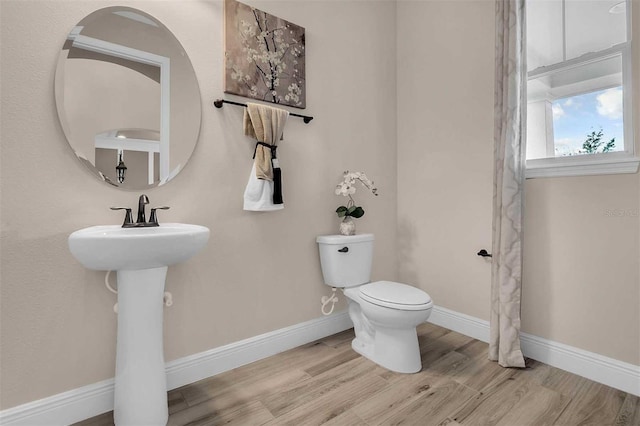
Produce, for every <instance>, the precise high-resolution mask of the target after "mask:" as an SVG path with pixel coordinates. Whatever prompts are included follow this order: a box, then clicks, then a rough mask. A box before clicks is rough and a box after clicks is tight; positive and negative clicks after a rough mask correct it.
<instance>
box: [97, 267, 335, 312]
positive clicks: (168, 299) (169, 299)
mask: <svg viewBox="0 0 640 426" xmlns="http://www.w3.org/2000/svg"><path fill="white" fill-rule="evenodd" d="M109 275H111V271H107V273H106V275H105V276H104V285H105V286H106V287H107V290H109V291H110V292H111V293H113V294H118V290H116V289H114V288H113V287H111V284H109ZM163 303H164V306H166V307H169V306H171V305H173V295H172V294H171V293H170V292H168V291H165V292H164V298H163ZM332 310H333V309H332ZM113 312H115V313H116V314H117V313H118V303H117V302H116V304H115V305H113Z"/></svg>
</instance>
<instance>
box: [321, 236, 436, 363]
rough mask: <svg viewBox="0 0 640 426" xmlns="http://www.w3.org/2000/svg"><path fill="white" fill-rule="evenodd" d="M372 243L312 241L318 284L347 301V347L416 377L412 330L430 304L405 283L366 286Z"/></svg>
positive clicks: (366, 240)
mask: <svg viewBox="0 0 640 426" xmlns="http://www.w3.org/2000/svg"><path fill="white" fill-rule="evenodd" d="M373 240H374V237H373V234H362V235H354V236H343V235H325V236H320V237H318V238H317V240H316V241H317V243H318V246H319V249H320V263H321V266H322V274H323V276H324V281H325V284H327V285H329V286H332V287H339V288H342V289H343V292H344V294H345V296H346V297H347V299H348V300H349V316H350V318H351V320H352V321H353V325H354V330H355V334H356V337H355V339H354V340H353V342H352V343H351V346H352V348H353V349H354V350H355V351H356V352H358V353H359V354H361V355H362V356H364V357H366V358H369V359H370V360H371V361H373V362H375V363H377V364H379V365H381V366H382V367H385V368H387V369H389V370H391V371H395V372H398V373H416V372H418V371H420V370H421V368H422V363H421V359H420V348H419V346H418V337H417V333H416V327H417V326H418V325H419V324H421V323H423V322H425V321H426V320H427V318H429V315H430V314H431V309H432V307H433V302H432V301H431V297H429V295H428V294H427V293H425V292H424V291H422V290H420V289H418V288H415V287H411V286H409V285H406V284H401V283H397V282H393V281H376V282H370V278H371V266H372V261H373Z"/></svg>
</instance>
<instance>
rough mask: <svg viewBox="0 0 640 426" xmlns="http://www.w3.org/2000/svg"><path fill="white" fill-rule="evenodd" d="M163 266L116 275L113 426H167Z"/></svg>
mask: <svg viewBox="0 0 640 426" xmlns="http://www.w3.org/2000/svg"><path fill="white" fill-rule="evenodd" d="M166 276H167V267H166V266H165V267H161V268H153V269H142V270H137V271H118V338H117V349H116V378H115V403H114V420H115V423H116V425H118V426H140V425H166V423H167V420H168V418H169V412H168V408H167V378H166V374H165V366H164V349H163V343H162V316H163V312H162V311H163V307H164V304H163V298H164V283H165V278H166Z"/></svg>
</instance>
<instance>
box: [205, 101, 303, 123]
mask: <svg viewBox="0 0 640 426" xmlns="http://www.w3.org/2000/svg"><path fill="white" fill-rule="evenodd" d="M223 104H231V105H237V106H241V107H245V108H246V107H247V104H242V103H240V102H233V101H228V100H226V99H216V100H215V101H213V106H215V107H216V108H222V105H223ZM289 115H292V116H294V117H300V118H302V120H304V122H305V123H307V124H308V123H309V122H310V121H311V120H313V117H309V116H308V115H300V114H294V113H293V112H290V113H289Z"/></svg>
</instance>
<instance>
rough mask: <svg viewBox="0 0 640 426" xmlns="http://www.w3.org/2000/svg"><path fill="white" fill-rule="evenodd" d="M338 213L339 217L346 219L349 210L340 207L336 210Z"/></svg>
mask: <svg viewBox="0 0 640 426" xmlns="http://www.w3.org/2000/svg"><path fill="white" fill-rule="evenodd" d="M336 213H338V217H345V216H346V215H347V208H346V207H345V206H340V207H338V208H337V209H336Z"/></svg>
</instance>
